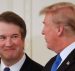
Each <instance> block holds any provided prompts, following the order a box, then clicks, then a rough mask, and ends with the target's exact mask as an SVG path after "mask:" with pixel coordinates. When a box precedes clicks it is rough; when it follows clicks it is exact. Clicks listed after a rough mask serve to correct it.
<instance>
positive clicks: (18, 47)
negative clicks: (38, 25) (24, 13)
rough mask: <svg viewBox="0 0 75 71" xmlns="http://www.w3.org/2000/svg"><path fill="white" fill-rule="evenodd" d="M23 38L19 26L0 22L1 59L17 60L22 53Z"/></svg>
mask: <svg viewBox="0 0 75 71" xmlns="http://www.w3.org/2000/svg"><path fill="white" fill-rule="evenodd" d="M23 50H24V40H23V39H22V37H21V32H20V27H18V26H16V25H14V24H12V23H11V24H7V23H6V22H0V56H1V58H2V59H3V60H13V61H14V60H19V59H20V58H21V57H22V55H23V53H24V52H23Z"/></svg>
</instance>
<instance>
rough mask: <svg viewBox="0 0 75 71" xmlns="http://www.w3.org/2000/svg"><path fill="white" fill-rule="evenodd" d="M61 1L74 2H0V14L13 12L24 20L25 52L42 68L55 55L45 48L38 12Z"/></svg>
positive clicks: (43, 0)
mask: <svg viewBox="0 0 75 71" xmlns="http://www.w3.org/2000/svg"><path fill="white" fill-rule="evenodd" d="M63 1H66V2H67V1H68V2H72V3H75V0H0V13H2V12H4V11H13V12H15V13H17V14H18V15H20V16H21V17H22V18H23V19H24V20H25V22H26V26H27V36H26V42H25V52H26V53H27V54H28V56H29V57H30V58H32V59H33V60H34V61H36V62H38V63H40V64H42V65H43V66H44V65H45V64H46V63H47V62H48V60H50V58H52V57H53V56H54V55H55V53H54V52H53V51H51V50H49V49H47V47H46V42H45V40H44V37H43V36H42V34H41V32H42V28H43V24H42V21H43V17H42V16H40V15H39V12H40V10H41V9H43V8H44V7H45V6H48V5H51V4H53V3H56V2H63Z"/></svg>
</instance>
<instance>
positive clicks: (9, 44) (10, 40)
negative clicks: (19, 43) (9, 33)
mask: <svg viewBox="0 0 75 71" xmlns="http://www.w3.org/2000/svg"><path fill="white" fill-rule="evenodd" d="M5 45H6V46H11V45H12V39H11V38H10V37H8V38H7V39H6V42H5Z"/></svg>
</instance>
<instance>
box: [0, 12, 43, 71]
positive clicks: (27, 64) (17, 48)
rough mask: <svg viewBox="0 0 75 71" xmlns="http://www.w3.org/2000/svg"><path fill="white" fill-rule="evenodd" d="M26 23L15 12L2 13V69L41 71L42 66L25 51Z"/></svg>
mask: <svg viewBox="0 0 75 71" xmlns="http://www.w3.org/2000/svg"><path fill="white" fill-rule="evenodd" d="M25 37H26V24H25V22H24V20H23V19H22V18H21V17H20V16H18V15H17V14H16V13H14V12H10V11H6V12H3V13H2V14H0V56H1V70H0V71H9V70H10V71H41V70H42V68H43V67H42V66H41V65H40V64H38V63H36V62H34V61H33V60H31V59H30V58H29V57H28V56H27V55H26V54H25V53H24V44H25Z"/></svg>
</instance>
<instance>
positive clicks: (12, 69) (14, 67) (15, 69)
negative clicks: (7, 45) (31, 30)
mask: <svg viewBox="0 0 75 71" xmlns="http://www.w3.org/2000/svg"><path fill="white" fill-rule="evenodd" d="M25 59H26V56H25V54H24V55H23V57H22V58H21V60H19V61H18V62H17V63H16V64H14V65H12V66H10V67H9V68H10V71H20V69H21V67H22V65H23V63H24V61H25ZM5 67H7V66H6V65H5V64H4V63H3V61H2V60H1V70H0V71H3V70H4V68H5Z"/></svg>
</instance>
